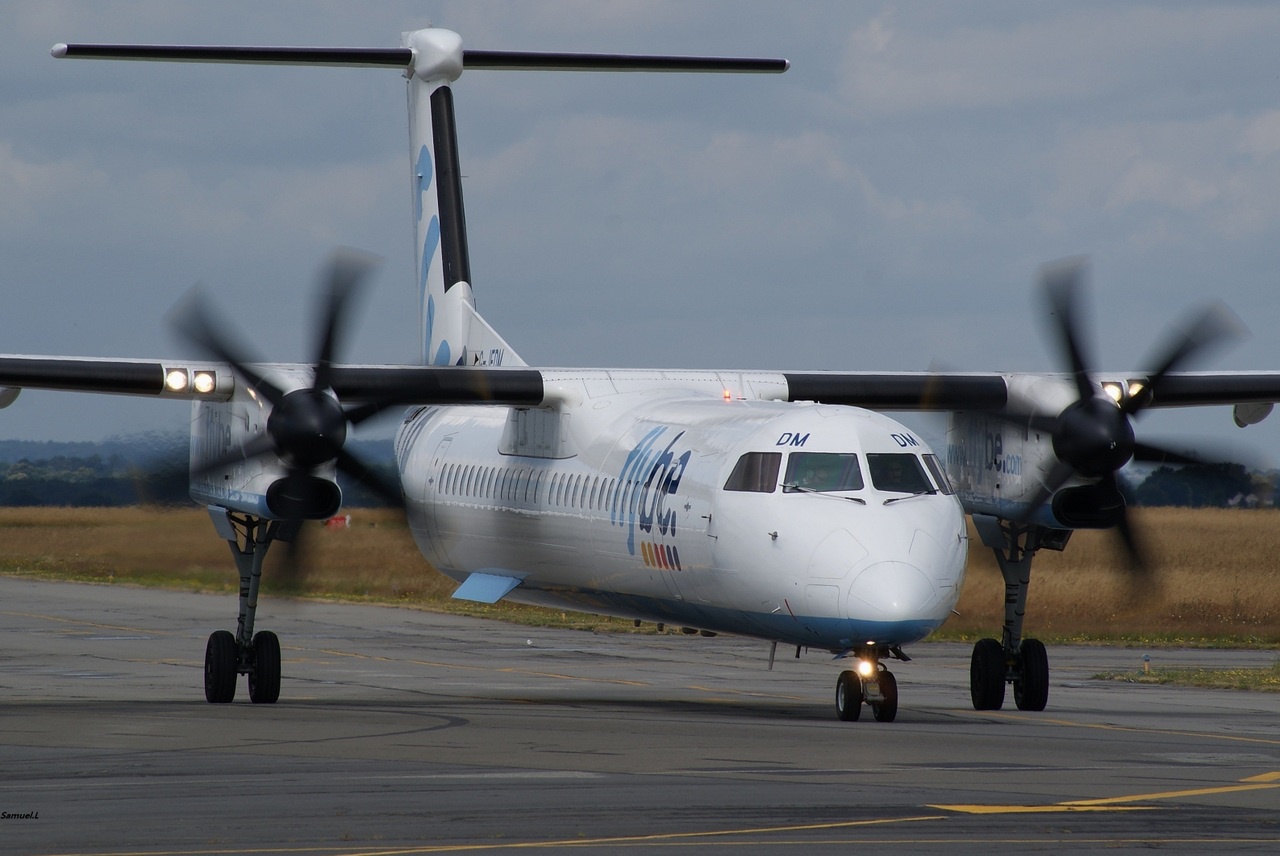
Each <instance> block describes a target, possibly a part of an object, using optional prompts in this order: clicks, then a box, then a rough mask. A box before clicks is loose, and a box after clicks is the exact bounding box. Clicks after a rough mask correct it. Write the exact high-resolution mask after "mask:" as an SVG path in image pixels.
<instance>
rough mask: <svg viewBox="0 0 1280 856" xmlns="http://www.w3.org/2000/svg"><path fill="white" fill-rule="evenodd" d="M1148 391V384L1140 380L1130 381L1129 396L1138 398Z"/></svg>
mask: <svg viewBox="0 0 1280 856" xmlns="http://www.w3.org/2000/svg"><path fill="white" fill-rule="evenodd" d="M1146 391H1147V388H1146V386H1145V385H1144V384H1143V383H1142V381H1140V380H1131V381H1129V397H1130V398H1137V397H1138V396H1140V395H1142V394H1143V393H1144V392H1146Z"/></svg>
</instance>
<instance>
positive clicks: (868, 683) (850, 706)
mask: <svg viewBox="0 0 1280 856" xmlns="http://www.w3.org/2000/svg"><path fill="white" fill-rule="evenodd" d="M904 659H905V657H904ZM863 702H866V703H867V706H868V707H870V708H871V714H872V716H874V717H875V720H876V722H893V721H894V719H896V718H897V716H898V679H897V678H895V677H894V676H893V672H891V671H889V670H888V669H886V668H885V667H884V664H883V663H881V662H880V659H879V656H878V653H877V652H875V651H865V652H863V653H862V654H860V655H859V657H858V666H857V668H856V669H846V670H845V671H843V672H841V673H840V677H839V678H837V679H836V717H837V718H839V719H840V720H841V721H843V722H857V720H858V717H859V716H861V715H862V703H863Z"/></svg>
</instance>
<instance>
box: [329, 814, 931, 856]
mask: <svg viewBox="0 0 1280 856" xmlns="http://www.w3.org/2000/svg"><path fill="white" fill-rule="evenodd" d="M945 819H946V816H945V815H941V814H927V815H919V816H916V817H889V818H879V819H876V820H838V821H833V822H831V823H806V824H797V825H794V826H756V827H748V828H745V829H710V830H704V831H702V832H657V833H654V834H652V835H618V836H610V837H608V838H566V839H562V840H560V841H511V842H504V843H489V844H436V845H428V846H426V847H414V848H404V849H401V848H394V849H391V850H358V851H352V852H351V853H350V854H348V856H409V854H417V853H461V852H464V851H477V850H535V849H547V848H556V849H559V848H566V847H584V846H585V847H600V846H609V845H623V844H653V843H657V842H661V841H686V840H689V839H697V838H722V837H727V836H734V835H777V834H780V833H786V832H814V831H819V830H829V829H853V828H855V827H867V826H885V825H888V824H895V823H919V822H920V821H925V820H945Z"/></svg>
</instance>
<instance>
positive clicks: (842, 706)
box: [836, 672, 862, 722]
mask: <svg viewBox="0 0 1280 856" xmlns="http://www.w3.org/2000/svg"><path fill="white" fill-rule="evenodd" d="M861 715H862V681H861V680H860V679H859V678H858V676H857V675H856V674H855V673H853V672H841V673H840V677H839V678H838V679H837V680H836V716H837V717H839V718H840V720H841V721H842V722H857V721H858V717H859V716H861Z"/></svg>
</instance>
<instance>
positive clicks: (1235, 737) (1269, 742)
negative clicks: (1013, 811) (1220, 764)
mask: <svg viewBox="0 0 1280 856" xmlns="http://www.w3.org/2000/svg"><path fill="white" fill-rule="evenodd" d="M956 712H957V713H961V714H967V715H972V716H979V717H982V716H993V717H997V718H999V719H1016V720H1018V721H1020V722H1034V723H1038V724H1041V725H1063V726H1067V727H1069V728H1094V729H1097V730H1099V731H1122V732H1125V733H1128V734H1164V735H1167V736H1169V737H1199V738H1202V739H1204V740H1226V741H1229V742H1233V743H1261V744H1263V745H1265V746H1280V740H1276V739H1275V738H1270V737H1245V736H1242V735H1239V734H1213V733H1211V732H1208V731H1179V730H1177V729H1173V728H1139V727H1137V726H1132V725H1110V724H1108V723H1105V722H1076V721H1075V720H1072V719H1050V718H1048V717H1043V716H1029V715H1025V714H1017V713H1004V712H1001V711H994V710H969V709H967V708H958V709H957V711H956Z"/></svg>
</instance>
